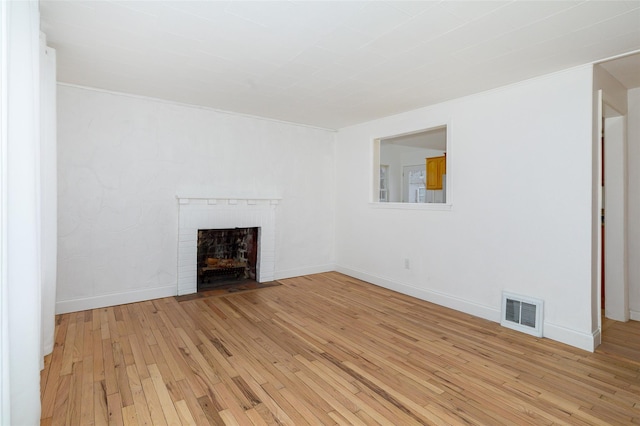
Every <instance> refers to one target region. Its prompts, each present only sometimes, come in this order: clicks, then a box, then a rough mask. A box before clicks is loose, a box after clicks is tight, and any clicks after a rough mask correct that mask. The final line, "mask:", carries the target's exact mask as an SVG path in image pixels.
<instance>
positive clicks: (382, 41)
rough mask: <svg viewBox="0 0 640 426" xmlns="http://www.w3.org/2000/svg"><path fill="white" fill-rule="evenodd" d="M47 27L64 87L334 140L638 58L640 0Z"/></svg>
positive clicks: (312, 6)
mask: <svg viewBox="0 0 640 426" xmlns="http://www.w3.org/2000/svg"><path fill="white" fill-rule="evenodd" d="M41 27H42V30H43V31H44V32H45V33H46V35H47V38H48V41H49V45H51V46H52V47H55V48H56V49H57V58H58V80H59V81H61V82H66V83H72V84H77V85H82V86H90V87H97V88H101V89H106V90H113V91H118V92H127V93H132V94H137V95H143V96H150V97H156V98H161V99H167V100H173V101H178V102H183V103H188V104H195V105H203V106H207V107H212V108H217V109H221V110H228V111H235V112H239V113H244V114H251V115H258V116H263V117H270V118H274V119H279V120H285V121H291V122H296V123H304V124H309V125H315V126H320V127H325V128H332V129H337V128H341V127H345V126H348V125H352V124H356V123H360V122H363V121H367V120H371V119H375V118H378V117H383V116H387V115H392V114H397V113H400V112H403V111H407V110H411V109H415V108H418V107H421V106H425V105H430V104H434V103H438V102H441V101H444V100H447V99H453V98H457V97H460V96H464V95H468V94H472V93H477V92H480V91H484V90H488V89H491V88H494V87H498V86H502V85H505V84H509V83H513V82H516V81H520V80H524V79H527V78H531V77H535V76H538V75H543V74H547V73H551V72H554V71H558V70H562V69H565V68H569V67H573V66H577V65H582V64H585V63H591V62H596V61H599V60H602V59H605V58H611V57H614V56H617V55H621V54H624V53H626V52H631V51H638V50H640V0H634V1H613V0H610V1H546V2H541V1H442V2H437V1H376V2H373V1H367V2H356V1H351V2H346V1H273V2H265V1H253V2H248V1H195V2H194V1H137V2H133V1H119V2H113V1H48V0H43V1H41ZM632 66H634V67H636V70H634V71H628V68H624V70H622V71H621V70H617V71H616V72H621V73H628V74H633V73H634V72H635V73H637V74H640V69H638V68H637V67H638V62H633V63H632ZM610 72H611V71H610Z"/></svg>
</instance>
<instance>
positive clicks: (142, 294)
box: [56, 285, 178, 314]
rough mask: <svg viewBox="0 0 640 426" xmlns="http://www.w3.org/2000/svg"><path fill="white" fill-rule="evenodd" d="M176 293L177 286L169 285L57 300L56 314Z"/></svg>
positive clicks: (168, 295) (157, 297)
mask: <svg viewBox="0 0 640 426" xmlns="http://www.w3.org/2000/svg"><path fill="white" fill-rule="evenodd" d="M177 291H178V288H177V286H176V285H171V286H166V287H156V288H145V289H140V290H133V291H127V292H122V293H112V294H104V295H100V296H93V297H85V298H82V299H72V300H59V301H57V302H56V314H66V313H68V312H78V311H86V310H87V309H96V308H104V307H107V306H114V305H124V304H126V303H134V302H141V301H143V300H151V299H159V298H162V297H170V296H175V295H176V294H177Z"/></svg>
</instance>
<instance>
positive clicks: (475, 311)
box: [336, 266, 500, 322]
mask: <svg viewBox="0 0 640 426" xmlns="http://www.w3.org/2000/svg"><path fill="white" fill-rule="evenodd" d="M336 271H337V272H340V273H342V274H345V275H349V276H351V277H354V278H358V279H360V280H362V281H366V282H369V283H372V284H375V285H378V286H380V287H384V288H388V289H389V290H393V291H397V292H398V293H402V294H406V295H409V296H413V297H416V298H418V299H422V300H426V301H427V302H431V303H435V304H436V305H440V306H444V307H447V308H451V309H455V310H456V311H460V312H465V313H468V314H471V315H474V316H477V317H480V318H484V319H487V320H489V321H493V322H500V310H499V309H494V308H491V307H489V306H484V305H480V304H478V303H474V302H470V301H468V300H464V299H460V298H458V297H455V296H452V295H449V294H445V293H441V292H438V291H433V290H425V289H421V288H416V287H413V286H410V285H406V284H402V283H399V282H397V281H393V280H389V279H387V278H382V277H378V276H375V275H371V274H368V273H366V272H363V271H359V270H356V269H351V268H345V267H343V266H337V267H336Z"/></svg>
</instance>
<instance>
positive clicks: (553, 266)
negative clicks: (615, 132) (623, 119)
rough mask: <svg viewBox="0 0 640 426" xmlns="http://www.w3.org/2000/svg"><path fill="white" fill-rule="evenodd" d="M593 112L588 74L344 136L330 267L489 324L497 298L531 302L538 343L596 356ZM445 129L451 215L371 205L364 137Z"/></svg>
mask: <svg viewBox="0 0 640 426" xmlns="http://www.w3.org/2000/svg"><path fill="white" fill-rule="evenodd" d="M591 105H592V67H590V66H584V67H579V68H575V69H571V70H567V71H564V72H561V73H556V74H553V75H549V76H545V77H541V78H537V79H533V80H529V81H525V82H522V83H519V84H515V85H512V86H508V87H504V88H501V89H498V90H494V91H491V92H487V93H483V94H479V95H475V96H471V97H467V98H462V99H458V100H455V101H451V102H447V103H443V104H439V105H435V106H432V107H427V108H423V109H419V110H415V111H411V112H408V113H404V114H400V115H396V116H392V117H387V118H384V119H380V120H375V121H372V122H368V123H364V124H361V125H358V126H353V127H349V128H345V129H341V130H340V131H339V133H338V143H337V145H336V149H337V157H336V158H337V160H336V161H337V180H338V182H340V183H341V184H340V185H338V187H337V206H338V210H337V212H338V214H337V222H336V230H337V232H336V236H337V237H336V238H337V241H336V263H337V265H338V267H337V268H338V270H339V271H341V272H344V273H347V274H350V275H353V276H357V277H360V278H363V279H366V280H368V281H370V282H373V283H377V284H379V285H383V286H385V287H389V288H393V289H396V290H398V291H401V292H404V293H408V294H411V295H414V296H417V297H421V298H424V299H426V300H431V301H435V302H436V303H439V304H442V305H445V306H450V307H453V308H455V309H459V310H462V311H465V312H469V313H471V314H474V315H479V316H482V317H485V318H488V319H491V320H494V321H498V320H499V317H500V315H499V314H500V312H499V311H500V297H501V292H502V290H509V291H512V292H514V293H519V294H523V295H526V296H530V297H537V298H540V299H543V300H544V301H545V323H544V335H545V336H546V337H549V338H552V339H555V340H559V341H562V342H565V343H568V344H571V345H574V346H578V347H581V348H584V349H588V350H592V349H593V344H594V332H595V328H596V327H597V324H594V323H593V321H592V316H591V312H592V306H593V300H592V293H591V290H592V287H591V280H592V277H591V219H592V217H591V216H592V204H591V198H592V194H591V190H592V167H591V166H592V161H591V155H592V153H591V147H592V115H591ZM443 124H448V125H449V126H450V131H451V133H450V135H451V137H450V140H449V143H450V145H449V151H448V152H447V163H448V164H447V172H448V175H449V177H450V178H451V180H450V184H451V194H452V202H453V206H452V208H451V210H450V211H449V210H446V209H438V210H436V209H433V208H425V209H406V210H399V209H387V208H381V207H379V206H375V205H371V204H369V203H368V195H369V194H370V193H371V190H370V187H369V185H370V184H371V177H370V175H371V170H372V164H371V159H372V158H373V156H372V155H371V153H370V149H371V147H372V143H371V141H372V139H374V138H377V137H381V136H386V135H393V134H402V133H407V132H411V131H414V130H417V129H424V128H430V127H435V126H438V125H443ZM428 207H431V206H428ZM404 258H408V259H409V260H410V265H411V269H405V268H404Z"/></svg>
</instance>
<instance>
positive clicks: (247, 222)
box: [177, 196, 280, 296]
mask: <svg viewBox="0 0 640 426" xmlns="http://www.w3.org/2000/svg"><path fill="white" fill-rule="evenodd" d="M177 198H178V280H177V281H178V282H177V287H178V288H177V294H178V295H179V296H182V295H185V294H192V293H195V292H197V291H198V283H197V282H198V269H199V268H201V267H202V266H200V265H202V263H201V262H202V260H201V259H198V233H199V231H200V230H209V229H235V228H258V234H257V237H256V240H257V241H259V242H258V246H257V249H256V252H257V261H256V270H255V280H256V281H257V282H259V283H264V282H268V281H272V280H273V279H274V275H275V251H276V238H275V237H276V233H275V224H276V220H275V212H276V207H277V206H278V204H279V201H280V200H279V199H278V198H225V197H202V196H200V197H198V196H195V197H194V196H178V197H177ZM211 258H212V259H216V256H213V257H211ZM205 262H206V258H205ZM211 262H212V263H215V260H211ZM212 281H213V280H212Z"/></svg>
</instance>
